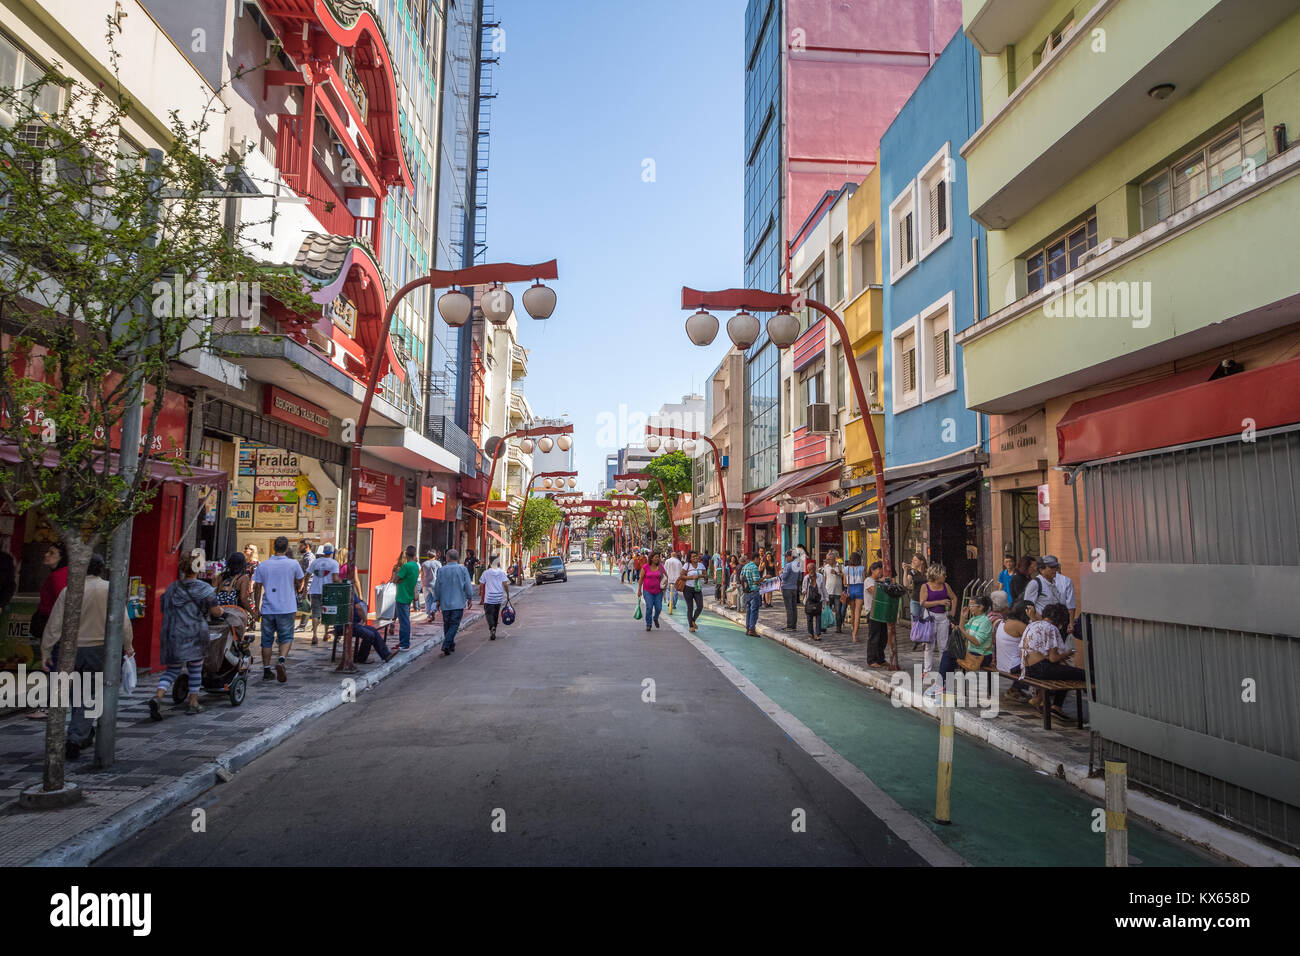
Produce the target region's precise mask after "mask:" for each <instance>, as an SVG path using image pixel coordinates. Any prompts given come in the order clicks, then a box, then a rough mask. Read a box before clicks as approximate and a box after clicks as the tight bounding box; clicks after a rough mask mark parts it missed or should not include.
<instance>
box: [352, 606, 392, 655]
mask: <svg viewBox="0 0 1300 956" xmlns="http://www.w3.org/2000/svg"><path fill="white" fill-rule="evenodd" d="M352 636H353V637H354V638H356V641H357V651H356V654H355V655H353V659H354V660H355V661H356V662H357V663H358V664H364V663H366V662H367V661H368V660H369V659H370V651H371V649H372V648H373V649H374V651H375V652H376V653H377V654H378V655H379V659H380V660H381V661H386V660H388V659H389V658H390V657H392V656H393V654H392V651H390V650H389V649H388V647H387V645H385V644H384V639H383V637H382V636H380V633H379V632H378V631H377V630H375V629H374V628H373V627H371V626H370V625H369V624H367V623H366V605H365V603H364V602H363V601H362V600H361V596H360V595H359V594H357V592H356V591H353V592H352Z"/></svg>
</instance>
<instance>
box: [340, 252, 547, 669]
mask: <svg viewBox="0 0 1300 956" xmlns="http://www.w3.org/2000/svg"><path fill="white" fill-rule="evenodd" d="M559 275H560V274H559V269H558V268H557V267H556V264H555V260H554V259H551V260H549V261H547V262H539V263H537V264H535V265H531V266H521V265H516V264H515V263H512V262H493V263H486V264H483V265H477V266H470V267H468V268H465V269H434V270H432V271H431V272H429V273H428V274H427V275H423V276H417V277H416V278H414V279H412V280H411V281H410V282H407V283H406V284H405V285H404V286H402V287H401V288H400V289H398V290H397V292H395V293H394V294H393V296H392V298H390V299H389V300H388V304H387V305H386V306H385V308H384V319H383V331H382V332H381V333H380V335H379V341H378V343H377V347H376V349H375V351H374V353H373V358H372V359H371V361H370V370H369V375H368V376H367V379H366V391H365V398H364V399H362V402H361V413H360V414H359V415H358V416H357V423H356V432H355V441H354V442H353V445H352V454H351V462H350V464H351V476H350V482H349V485H348V554H349V555H351V556H352V564H353V566H354V567H355V566H356V564H357V560H356V554H357V498H358V497H359V495H360V493H361V446H362V445H363V444H364V442H365V435H366V422H368V421H369V420H370V408H371V406H372V405H373V404H374V400H375V394H376V392H378V390H379V369H380V368H381V366H382V359H381V357H382V356H383V355H384V354H385V353H386V350H387V346H388V337H389V332H391V331H392V328H393V315H394V314H395V313H396V312H397V305H398V303H399V302H401V301H402V300H403V299H404V298H406V297H407V296H408V295H410V294H411V293H412V292H414V291H415V290H416V289H421V288H424V287H425V286H433V287H434V288H446V289H451V290H453V291H452V292H449V293H446V294H444V295H443V296H442V297H441V298H439V300H438V312H439V314H441V315H442V317H443V321H444V322H446V323H447V324H448V325H449V326H451V327H453V328H456V327H459V326H463V325H464V324H465V323H466V322H467V321H468V320H469V316H470V313H471V312H472V308H466V305H467V302H468V300H469V296H467V295H466V294H465V293H464V292H461V291H460V287H462V286H466V285H475V284H479V283H487V282H494V283H498V284H500V283H505V282H527V281H528V280H530V279H531V280H533V281H534V282H540V281H541V280H542V279H558V278H559ZM507 294H508V293H507ZM570 430H572V428H571V427H570ZM495 465H496V459H495V458H493V466H494V467H495ZM490 487H491V484H490V483H489V488H490ZM483 542H484V544H483V547H484V550H485V551H486V550H487V504H486V503H484V505H483ZM349 583H350V582H349ZM356 669H357V667H356V664H355V663H354V661H353V654H352V615H351V614H350V613H348V614H345V616H344V624H343V658H342V660H340V661H339V670H340V671H344V672H345V673H351V672H353V671H355V670H356Z"/></svg>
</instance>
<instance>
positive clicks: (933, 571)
mask: <svg viewBox="0 0 1300 956" xmlns="http://www.w3.org/2000/svg"><path fill="white" fill-rule="evenodd" d="M925 580H926V585H925V587H924V588H923V589H922V590H921V606H922V607H923V608H925V609H926V610H927V611H928V612H930V616H931V617H932V618H933V619H934V640H933V641H931V642H930V643H929V644H926V645H925V650H924V651H923V652H922V660H921V671H922V674H921V676H922V677H924V676H925V675H926V674H928V673H929V672H930V665H931V664H932V663H933V662H934V649H935V647H936V646H937V647H938V648H939V653H940V654H943V653H944V651H946V650H947V649H948V625H949V620H948V615H950V614H952V611H953V608H954V607H956V606H957V595H956V594H954V593H953V591H952V588H950V587H949V586H948V572H947V570H946V569H945V568H944V566H943V565H942V564H932V565H930V567H929V569H928V570H927V571H926V578H925Z"/></svg>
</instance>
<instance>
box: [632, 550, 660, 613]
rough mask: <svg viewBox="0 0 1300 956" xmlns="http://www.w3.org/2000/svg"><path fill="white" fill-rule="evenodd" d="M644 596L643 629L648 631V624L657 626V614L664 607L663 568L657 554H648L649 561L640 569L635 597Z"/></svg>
mask: <svg viewBox="0 0 1300 956" xmlns="http://www.w3.org/2000/svg"><path fill="white" fill-rule="evenodd" d="M642 595H644V596H645V629H646V630H647V631H648V630H650V622H651V621H652V620H653V621H654V626H655V627H658V626H659V612H660V611H662V610H663V606H664V567H663V565H662V564H661V563H660V562H659V552H658V551H654V552H652V553H651V554H650V561H649V563H648V564H646V566H645V567H643V568H642V569H641V580H640V582H639V583H638V585H637V590H636V596H637V597H638V598H640V597H641V596H642Z"/></svg>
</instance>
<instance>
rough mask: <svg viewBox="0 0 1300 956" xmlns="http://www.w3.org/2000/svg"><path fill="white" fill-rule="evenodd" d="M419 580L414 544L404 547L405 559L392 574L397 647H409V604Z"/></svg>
mask: <svg viewBox="0 0 1300 956" xmlns="http://www.w3.org/2000/svg"><path fill="white" fill-rule="evenodd" d="M419 580H420V565H419V564H418V563H417V562H416V560H415V545H410V546H409V547H408V548H407V549H406V560H405V561H403V562H402V563H401V564H400V565H399V566H398V568H397V573H396V574H394V575H393V583H394V584H396V585H397V648H398V650H402V651H409V650H410V649H411V605H412V604H414V603H415V585H416V582H417V581H419Z"/></svg>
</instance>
